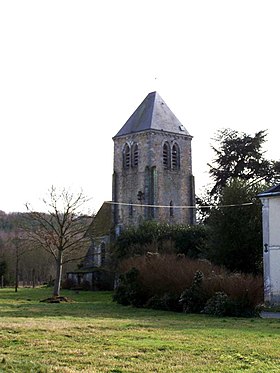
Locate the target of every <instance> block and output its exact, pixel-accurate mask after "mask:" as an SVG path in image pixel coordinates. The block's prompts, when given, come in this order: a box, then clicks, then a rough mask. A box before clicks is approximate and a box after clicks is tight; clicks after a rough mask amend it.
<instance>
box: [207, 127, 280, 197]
mask: <svg viewBox="0 0 280 373" xmlns="http://www.w3.org/2000/svg"><path fill="white" fill-rule="evenodd" d="M266 135H267V133H266V131H259V132H257V133H255V135H254V136H251V135H249V134H246V133H244V132H238V131H236V130H232V129H223V130H219V131H218V132H217V135H216V138H215V139H214V140H215V142H216V143H217V145H216V146H212V149H213V151H214V153H215V158H214V162H213V165H209V166H210V175H211V177H212V178H213V180H214V182H215V184H214V186H213V188H212V190H211V194H212V195H214V194H215V195H217V194H220V193H221V192H222V190H223V188H224V187H225V186H226V185H227V184H228V182H229V181H230V180H231V179H236V178H239V179H242V180H245V181H257V180H259V179H264V180H265V181H266V182H269V181H271V180H272V179H273V178H274V177H275V176H276V174H277V173H279V171H280V162H275V161H270V160H267V159H265V157H264V150H263V149H262V147H263V144H264V143H265V141H266Z"/></svg>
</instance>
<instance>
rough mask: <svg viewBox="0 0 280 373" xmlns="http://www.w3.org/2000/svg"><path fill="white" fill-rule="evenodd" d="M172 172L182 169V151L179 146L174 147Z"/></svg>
mask: <svg viewBox="0 0 280 373" xmlns="http://www.w3.org/2000/svg"><path fill="white" fill-rule="evenodd" d="M171 163H172V170H179V168H180V149H179V146H178V144H174V145H173V146H172V160H171Z"/></svg>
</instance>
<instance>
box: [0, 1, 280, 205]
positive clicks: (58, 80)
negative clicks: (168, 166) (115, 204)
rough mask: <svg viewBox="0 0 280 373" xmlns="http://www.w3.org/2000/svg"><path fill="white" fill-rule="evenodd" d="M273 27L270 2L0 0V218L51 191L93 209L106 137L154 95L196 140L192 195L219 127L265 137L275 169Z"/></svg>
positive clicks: (100, 190) (278, 87)
mask: <svg viewBox="0 0 280 373" xmlns="http://www.w3.org/2000/svg"><path fill="white" fill-rule="evenodd" d="M279 19H280V3H279V1H273V0H271V1H270V0H268V1H259V0H242V1H240V0H234V1H231V0H220V1H218V0H211V1H210V0H205V1H203V0H193V1H189V0H168V1H166V0H141V1H135V0H134V1H133V0H118V1H115V0H102V1H95V0H90V1H88V0H82V1H73V0H65V1H64V0H55V1H53V0H48V1H41V0H33V1H30V0H25V1H22V0H14V1H10V0H1V1H0V129H1V132H0V141H1V143H0V159H1V183H0V210H3V211H6V212H12V211H25V203H26V202H30V203H31V204H32V205H33V206H34V207H35V208H38V209H39V208H40V207H39V206H40V205H39V203H40V202H39V201H40V200H41V198H42V197H43V196H45V195H46V193H47V191H48V189H49V188H50V186H51V185H54V186H56V187H58V188H62V187H65V188H67V189H70V190H71V191H73V192H76V191H80V190H83V193H84V194H86V195H87V196H88V197H89V198H90V202H89V203H90V207H91V208H92V210H93V211H95V212H96V211H97V210H98V209H99V207H100V206H101V204H102V202H103V201H105V200H111V185H112V183H111V177H112V173H113V141H112V137H113V136H114V135H115V134H116V133H117V132H118V130H119V129H120V128H121V127H122V126H123V125H124V123H125V122H126V120H127V119H128V118H129V117H130V115H131V114H132V113H133V112H134V110H135V109H136V108H137V107H138V106H139V104H140V103H141V102H142V101H143V99H144V98H145V97H146V96H147V94H148V93H150V92H152V91H157V92H158V93H159V94H160V96H161V97H162V98H163V100H164V101H165V102H166V104H167V105H168V106H169V108H170V109H171V110H172V111H173V113H174V114H175V115H176V116H177V118H178V119H179V120H180V121H181V123H182V124H183V125H184V126H185V127H186V128H187V130H188V131H189V133H190V134H191V135H192V136H193V140H192V154H193V174H194V176H195V180H196V191H197V194H199V193H203V190H204V189H205V185H207V184H208V183H209V175H208V171H209V169H208V167H207V163H209V162H211V160H212V159H213V153H212V151H211V144H213V140H212V139H213V137H214V136H215V133H216V132H217V130H219V129H222V128H231V129H235V130H238V131H243V132H246V133H249V134H254V133H256V132H257V131H260V130H264V129H267V131H268V136H267V143H266V145H265V149H266V151H267V153H266V156H267V158H269V159H274V160H279V158H280V157H279V150H278V149H279V134H280V129H279V123H280V105H279V103H280V45H279V44H280V22H279ZM36 206H38V207H36Z"/></svg>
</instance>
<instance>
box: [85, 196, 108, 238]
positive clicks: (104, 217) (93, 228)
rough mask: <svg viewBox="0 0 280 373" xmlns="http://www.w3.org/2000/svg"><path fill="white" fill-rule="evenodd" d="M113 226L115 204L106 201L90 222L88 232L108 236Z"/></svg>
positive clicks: (97, 235) (93, 235)
mask: <svg viewBox="0 0 280 373" xmlns="http://www.w3.org/2000/svg"><path fill="white" fill-rule="evenodd" d="M113 227H114V224H113V206H112V205H111V204H110V203H106V202H104V203H103V205H102V206H101V208H100V209H99V211H98V212H97V214H96V215H95V217H94V219H93V221H92V223H91V224H90V226H89V229H88V233H89V235H90V236H92V237H100V236H107V235H109V234H111V232H112V229H113Z"/></svg>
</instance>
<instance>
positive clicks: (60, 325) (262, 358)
mask: <svg viewBox="0 0 280 373" xmlns="http://www.w3.org/2000/svg"><path fill="white" fill-rule="evenodd" d="M63 295H65V296H67V297H69V298H71V299H73V302H72V303H61V304H49V303H40V302H39V301H40V300H41V299H44V298H47V297H48V296H50V290H49V289H19V292H18V293H15V292H14V291H13V290H12V289H0V372H36V373H39V372H115V373H116V372H246V371H247V372H279V371H280V320H271V319H268V320H263V319H259V318H255V319H237V318H215V317H210V316H205V315H184V314H176V313H171V312H163V311H153V310H144V309H133V308H130V307H123V306H120V305H118V304H115V303H113V302H112V301H111V293H106V292H102V293H97V292H83V293H82V292H81V293H80V294H75V293H74V292H70V291H68V292H67V291H65V292H63Z"/></svg>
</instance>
